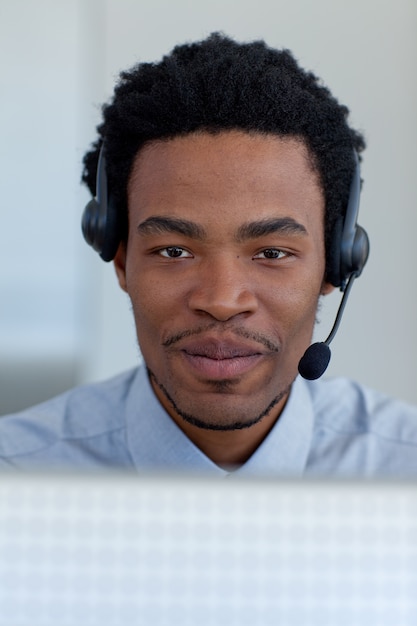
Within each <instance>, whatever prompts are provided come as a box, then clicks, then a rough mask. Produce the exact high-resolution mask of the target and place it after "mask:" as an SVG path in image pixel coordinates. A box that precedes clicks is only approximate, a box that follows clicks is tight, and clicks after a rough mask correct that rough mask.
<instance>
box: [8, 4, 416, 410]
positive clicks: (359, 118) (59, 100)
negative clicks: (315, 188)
mask: <svg viewBox="0 0 417 626" xmlns="http://www.w3.org/2000/svg"><path fill="white" fill-rule="evenodd" d="M213 30H223V31H224V32H226V33H227V34H229V35H232V36H235V37H236V38H238V39H241V40H250V39H254V38H263V39H265V40H266V41H267V43H268V44H270V45H272V46H276V47H287V48H290V49H291V50H293V52H294V53H295V55H296V56H297V57H298V59H299V60H300V62H301V64H302V65H304V66H305V67H307V68H308V69H312V70H313V71H314V72H315V73H317V74H319V75H320V76H321V77H322V78H323V79H324V81H325V83H326V84H328V85H329V86H330V88H331V90H332V92H333V93H334V94H335V95H336V96H337V97H338V98H339V100H340V101H341V102H343V103H345V104H347V105H348V106H349V108H350V110H351V120H352V123H353V124H354V125H355V126H356V127H358V128H360V129H362V130H363V131H364V132H365V134H366V137H367V140H368V146H369V147H368V150H367V152H366V154H365V162H364V165H363V172H362V173H363V177H364V178H365V187H364V191H363V194H362V206H361V214H360V222H361V224H362V225H363V226H365V227H366V228H367V230H368V232H369V234H370V237H371V257H370V261H369V264H368V266H367V268H366V270H365V272H364V274H363V277H362V278H361V279H360V280H359V281H357V283H356V285H355V287H354V289H353V292H352V295H351V298H350V302H349V305H348V307H347V310H346V313H345V318H344V321H343V324H342V327H341V330H340V331H339V334H338V335H337V337H336V339H335V341H334V343H333V346H332V348H333V358H332V362H331V366H330V368H329V374H330V375H347V376H350V377H354V378H356V379H358V380H360V381H361V382H363V383H366V384H368V385H371V386H373V387H376V388H378V389H381V390H384V391H386V392H388V393H390V394H393V395H396V396H399V397H402V398H404V399H406V400H409V401H412V402H414V403H417V375H416V364H417V359H416V353H417V329H416V323H415V322H416V318H417V299H416V295H415V294H416V289H415V288H416V274H415V269H416V267H417V252H416V249H417V247H416V245H415V233H416V232H417V187H416V184H415V172H416V171H417V116H416V110H417V78H416V76H417V72H416V69H417V37H416V35H417V3H415V1H414V0H396V2H395V3H394V2H392V1H391V0H349V1H348V0H311V1H310V0H257V2H253V1H252V0H250V1H249V0H210V1H208V0H207V2H205V3H204V4H203V3H202V2H197V1H194V2H192V1H188V0H175V1H173V0H107V1H106V0H60V1H59V2H57V1H56V0H37V2H36V3H35V2H33V1H32V0H1V3H0V41H1V44H0V45H1V48H0V66H1V85H2V86H1V92H2V97H1V115H0V146H1V152H0V165H1V167H0V176H1V180H0V185H1V203H0V225H1V226H0V412H2V411H3V412H4V411H5V410H6V409H7V410H10V407H12V408H13V407H14V406H16V408H18V406H20V405H22V404H25V403H28V402H30V401H32V400H38V399H40V398H41V397H44V396H45V397H46V396H48V395H49V394H50V393H54V392H55V391H59V390H60V388H64V387H67V386H70V385H71V384H73V383H74V382H84V381H91V380H97V379H100V378H103V377H106V376H110V375H112V374H113V373H116V372H118V371H120V370H122V369H124V368H127V367H130V366H131V365H134V364H135V363H136V362H137V359H138V349H137V347H136V340H135V333H134V327H133V321H132V318H131V314H130V310H129V303H128V302H127V299H126V296H125V295H124V294H123V293H122V292H120V291H119V289H118V287H117V285H116V281H115V278H114V272H113V269H112V267H111V265H107V264H104V263H103V262H102V261H100V259H99V258H98V257H96V255H95V254H94V253H93V252H92V251H90V250H89V249H88V248H87V247H86V246H85V245H84V244H83V242H82V239H81V235H80V226H79V222H80V216H81V213H82V209H83V206H84V204H85V202H86V201H87V199H88V196H87V193H86V191H84V190H82V189H81V188H80V186H79V176H80V169H81V158H82V154H83V152H84V150H85V149H86V148H87V147H88V145H89V143H90V142H91V141H92V140H93V139H94V138H95V132H94V127H95V125H96V124H97V123H98V122H99V118H100V115H99V113H100V111H99V105H100V104H101V103H102V102H103V101H104V100H107V99H108V98H109V97H110V95H111V93H112V89H113V85H114V82H115V79H116V77H117V75H118V73H119V71H121V70H122V69H126V68H127V67H130V66H131V65H133V64H134V63H136V62H138V61H150V60H158V59H159V58H160V57H161V55H162V54H165V53H166V52H169V51H170V50H171V48H172V47H173V46H174V45H175V44H177V43H182V42H184V41H186V40H193V39H198V38H202V37H205V36H206V35H207V34H208V33H210V32H211V31H213ZM337 300H338V296H337V295H336V296H331V297H330V298H328V301H327V303H326V304H325V306H324V309H323V312H322V314H321V316H320V317H321V319H322V323H321V324H320V325H319V328H318V331H317V337H318V338H321V339H322V338H324V337H325V336H327V334H328V331H329V329H330V326H331V323H332V321H331V316H332V314H333V312H334V310H335V306H336V304H337ZM58 374H59V375H58ZM34 382H36V384H34ZM6 396H7V401H6Z"/></svg>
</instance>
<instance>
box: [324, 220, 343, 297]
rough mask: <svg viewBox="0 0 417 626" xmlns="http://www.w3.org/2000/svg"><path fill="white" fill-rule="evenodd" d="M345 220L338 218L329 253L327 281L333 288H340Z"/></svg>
mask: <svg viewBox="0 0 417 626" xmlns="http://www.w3.org/2000/svg"><path fill="white" fill-rule="evenodd" d="M342 232H343V218H342V217H338V218H337V220H336V222H335V224H334V227H333V232H332V237H331V240H330V247H329V252H328V261H327V272H326V281H327V282H328V283H330V284H331V285H333V287H340V285H341V282H342V281H341V277H340V250H341V247H342Z"/></svg>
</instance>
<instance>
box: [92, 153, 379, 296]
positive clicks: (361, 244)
mask: <svg viewBox="0 0 417 626" xmlns="http://www.w3.org/2000/svg"><path fill="white" fill-rule="evenodd" d="M354 158H355V171H354V174H353V178H352V182H351V184H350V191H349V200H348V204H347V208H346V212H345V215H344V218H343V217H341V218H339V219H338V220H337V221H336V224H335V226H334V229H333V235H332V242H331V250H330V255H329V256H330V262H329V267H328V270H327V280H328V281H329V282H330V283H331V284H332V285H333V286H334V287H339V288H340V290H341V291H342V292H344V291H345V288H346V285H347V283H348V281H349V278H350V277H351V276H352V274H354V275H355V277H357V276H359V275H360V274H361V273H362V270H363V268H364V266H365V263H366V261H367V259H368V255H369V238H368V235H367V233H366V231H365V230H364V229H363V228H362V227H361V226H359V225H358V223H357V219H358V213H359V198H360V188H361V173H360V164H359V159H358V155H357V153H356V151H355V152H354ZM124 219H125V217H124V216H121V215H119V214H118V211H117V210H116V207H115V204H114V202H113V201H112V197H111V194H109V190H108V184H107V172H106V157H105V154H104V144H103V145H102V147H101V149H100V153H99V158H98V164H97V178H96V196H95V198H92V199H91V200H90V202H88V204H87V205H86V207H85V209H84V213H83V216H82V232H83V235H84V239H85V240H86V242H87V243H88V244H89V245H90V246H92V248H94V250H96V252H98V254H99V255H100V257H101V258H102V259H103V261H111V260H112V259H113V258H114V256H115V254H116V252H117V248H118V246H119V243H120V240H121V234H122V231H123V220H124Z"/></svg>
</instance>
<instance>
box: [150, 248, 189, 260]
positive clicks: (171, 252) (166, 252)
mask: <svg viewBox="0 0 417 626" xmlns="http://www.w3.org/2000/svg"><path fill="white" fill-rule="evenodd" d="M158 254H160V255H161V256H163V257H166V258H167V259H186V258H188V257H191V256H192V254H191V252H188V250H185V249H184V248H179V247H178V246H168V247H167V248H161V249H160V250H158Z"/></svg>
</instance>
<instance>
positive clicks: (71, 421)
mask: <svg viewBox="0 0 417 626" xmlns="http://www.w3.org/2000/svg"><path fill="white" fill-rule="evenodd" d="M137 372H138V368H135V369H134V370H131V371H129V372H126V373H123V374H120V375H118V376H116V377H114V378H112V379H110V380H107V381H104V382H100V383H94V384H90V385H83V386H79V387H76V388H74V389H71V390H70V391H67V392H66V393H63V394H61V395H59V396H57V397H55V398H52V399H51V400H48V401H47V402H44V403H42V404H39V405H37V406H34V407H31V408H29V409H26V410H24V411H21V412H19V413H15V414H13V415H7V416H4V417H0V457H3V458H11V457H19V456H22V455H23V456H25V455H36V454H38V453H40V454H44V453H45V451H46V450H47V449H51V450H52V449H54V448H56V447H57V446H59V444H60V443H62V442H63V441H66V442H69V441H75V440H77V441H80V440H87V439H91V438H95V437H100V436H104V435H106V434H108V433H110V432H116V431H118V430H121V429H123V428H124V427H125V410H124V407H125V402H126V397H127V395H128V393H129V390H130V388H131V385H132V383H133V380H134V379H135V377H136V376H137Z"/></svg>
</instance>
